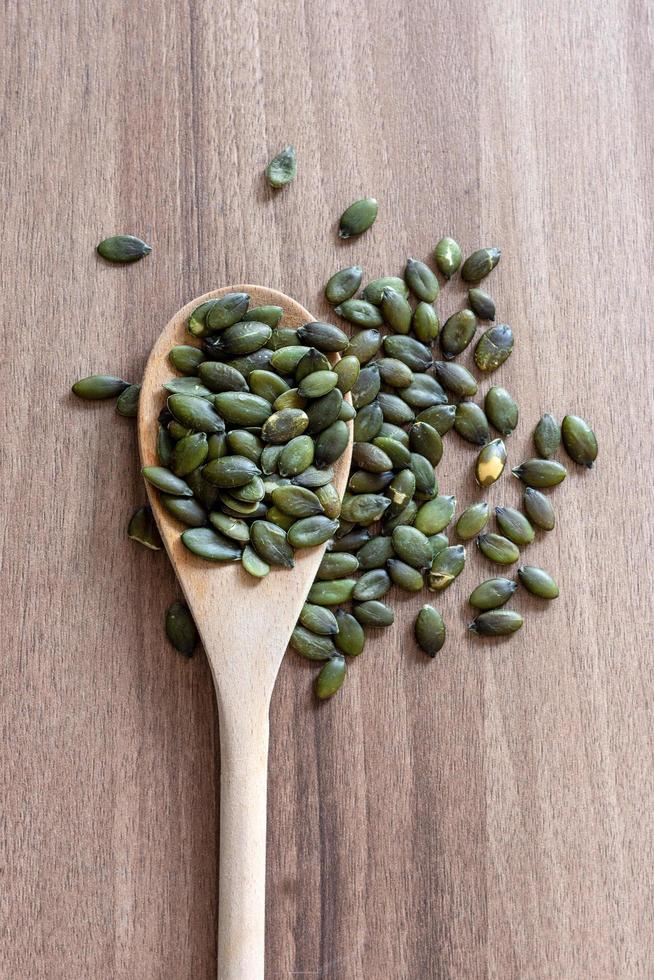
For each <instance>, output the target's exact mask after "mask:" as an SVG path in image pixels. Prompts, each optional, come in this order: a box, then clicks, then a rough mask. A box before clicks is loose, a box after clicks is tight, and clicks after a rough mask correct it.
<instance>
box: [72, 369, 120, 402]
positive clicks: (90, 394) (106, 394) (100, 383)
mask: <svg viewBox="0 0 654 980" xmlns="http://www.w3.org/2000/svg"><path fill="white" fill-rule="evenodd" d="M129 387H130V384H129V381H123V380H122V378H115V377H113V375H111V374H92V375H90V376H89V377H88V378H81V379H80V380H79V381H76V382H75V384H74V385H73V387H72V389H71V390H72V392H73V394H75V395H77V397H78V398H83V399H84V400H85V401H100V400H103V399H105V398H117V397H118V395H121V394H122V393H123V392H124V391H125V390H126V389H127V388H129Z"/></svg>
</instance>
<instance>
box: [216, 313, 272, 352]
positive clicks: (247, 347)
mask: <svg viewBox="0 0 654 980" xmlns="http://www.w3.org/2000/svg"><path fill="white" fill-rule="evenodd" d="M271 336H272V330H271V329H270V327H269V326H268V325H267V324H266V323H257V322H255V321H254V320H251V321H249V322H248V321H246V320H241V321H239V322H238V323H234V324H233V325H232V326H231V327H227V329H226V330H223V332H222V333H221V334H220V337H219V338H218V339H217V340H216V341H215V350H221V351H224V352H225V353H226V354H230V355H233V356H242V355H244V354H252V353H254V351H257V350H259V349H260V348H261V347H264V346H265V344H266V343H267V342H268V340H270V338H271Z"/></svg>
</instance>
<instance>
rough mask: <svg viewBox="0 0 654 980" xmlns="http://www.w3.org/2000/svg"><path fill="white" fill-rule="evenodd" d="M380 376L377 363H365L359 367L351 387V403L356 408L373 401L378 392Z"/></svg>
mask: <svg viewBox="0 0 654 980" xmlns="http://www.w3.org/2000/svg"><path fill="white" fill-rule="evenodd" d="M380 388H381V378H380V376H379V368H378V367H377V364H376V363H375V362H373V363H372V364H367V365H366V366H365V367H363V368H361V371H360V373H359V377H358V378H357V381H356V384H355V385H354V387H353V388H352V404H353V406H354V407H355V408H356V409H357V410H358V409H360V408H364V407H365V406H366V405H369V404H370V402H373V401H374V400H375V398H376V397H377V395H378V394H379V389H380Z"/></svg>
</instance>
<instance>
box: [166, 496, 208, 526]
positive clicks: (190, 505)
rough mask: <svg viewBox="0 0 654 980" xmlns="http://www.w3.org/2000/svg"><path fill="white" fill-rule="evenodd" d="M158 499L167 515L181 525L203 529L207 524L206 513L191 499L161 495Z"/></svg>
mask: <svg viewBox="0 0 654 980" xmlns="http://www.w3.org/2000/svg"><path fill="white" fill-rule="evenodd" d="M159 499H160V501H161V503H162V505H163V506H164V508H165V509H166V510H167V511H168V513H169V514H170V515H171V516H172V517H174V518H175V519H176V520H178V521H181V522H182V523H183V524H187V525H188V526H189V527H204V525H205V524H206V523H207V512H206V511H205V509H204V507H202V506H201V505H200V504H199V503H198V502H197V500H194V499H193V498H192V497H191V498H189V497H169V496H168V495H167V494H165V493H162V494H161V496H160V497H159Z"/></svg>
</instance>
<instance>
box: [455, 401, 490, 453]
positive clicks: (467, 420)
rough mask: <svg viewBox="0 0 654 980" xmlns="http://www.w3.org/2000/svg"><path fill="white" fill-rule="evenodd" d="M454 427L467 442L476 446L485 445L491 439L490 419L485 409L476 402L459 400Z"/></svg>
mask: <svg viewBox="0 0 654 980" xmlns="http://www.w3.org/2000/svg"><path fill="white" fill-rule="evenodd" d="M454 428H455V429H456V431H457V432H458V434H459V435H460V436H461V438H462V439H465V440H466V442H471V443H472V444H473V445H474V446H485V445H486V443H487V442H488V440H489V439H490V429H489V428H488V419H487V418H486V415H485V413H484V410H483V409H482V408H480V407H479V405H477V404H475V402H459V404H458V405H457V407H456V416H455V418H454Z"/></svg>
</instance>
